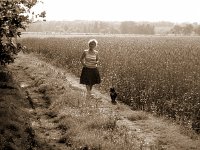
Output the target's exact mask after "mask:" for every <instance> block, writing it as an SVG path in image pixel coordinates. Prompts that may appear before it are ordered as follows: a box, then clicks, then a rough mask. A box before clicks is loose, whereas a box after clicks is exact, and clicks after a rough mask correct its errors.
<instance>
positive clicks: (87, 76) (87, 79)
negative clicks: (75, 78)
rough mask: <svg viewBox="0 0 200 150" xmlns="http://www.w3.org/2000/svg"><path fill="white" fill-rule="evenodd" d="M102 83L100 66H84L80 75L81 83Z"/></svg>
mask: <svg viewBox="0 0 200 150" xmlns="http://www.w3.org/2000/svg"><path fill="white" fill-rule="evenodd" d="M99 83H101V78H100V74H99V70H98V68H87V67H83V69H82V72H81V77H80V84H86V85H94V84H99Z"/></svg>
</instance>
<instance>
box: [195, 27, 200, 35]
mask: <svg viewBox="0 0 200 150" xmlns="http://www.w3.org/2000/svg"><path fill="white" fill-rule="evenodd" d="M194 33H195V34H197V35H200V25H197V26H196V27H195V28H194Z"/></svg>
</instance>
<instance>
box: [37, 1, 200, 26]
mask: <svg viewBox="0 0 200 150" xmlns="http://www.w3.org/2000/svg"><path fill="white" fill-rule="evenodd" d="M43 2H44V3H43V4H38V5H37V7H35V8H34V9H35V10H37V11H40V10H45V11H46V13H47V15H46V16H47V17H46V20H47V21H51V20H56V21H63V20H68V21H73V20H100V21H150V22H155V21H170V22H175V23H183V22H189V23H194V22H198V23H200V9H199V4H200V0H43Z"/></svg>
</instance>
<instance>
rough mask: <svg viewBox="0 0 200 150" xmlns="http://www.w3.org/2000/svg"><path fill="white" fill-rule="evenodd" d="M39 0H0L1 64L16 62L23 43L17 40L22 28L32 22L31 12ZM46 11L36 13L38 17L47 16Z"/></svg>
mask: <svg viewBox="0 0 200 150" xmlns="http://www.w3.org/2000/svg"><path fill="white" fill-rule="evenodd" d="M37 2H38V0H1V1H0V64H1V65H6V64H9V63H12V62H14V55H15V54H17V53H18V52H19V51H20V50H21V49H22V45H21V44H20V43H18V42H17V37H20V35H21V31H22V29H24V30H25V29H26V28H27V25H28V24H29V23H31V19H32V18H30V16H29V14H30V10H31V8H32V7H33V6H34V5H36V3H37ZM45 14H46V13H45V12H42V13H41V14H34V13H32V15H33V16H36V17H45Z"/></svg>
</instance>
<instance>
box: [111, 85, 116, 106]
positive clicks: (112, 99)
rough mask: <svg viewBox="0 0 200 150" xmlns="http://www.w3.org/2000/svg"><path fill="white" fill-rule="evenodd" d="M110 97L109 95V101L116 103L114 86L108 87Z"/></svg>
mask: <svg viewBox="0 0 200 150" xmlns="http://www.w3.org/2000/svg"><path fill="white" fill-rule="evenodd" d="M110 97H111V102H112V103H113V104H116V103H117V102H116V98H117V93H116V92H115V89H114V88H110Z"/></svg>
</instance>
